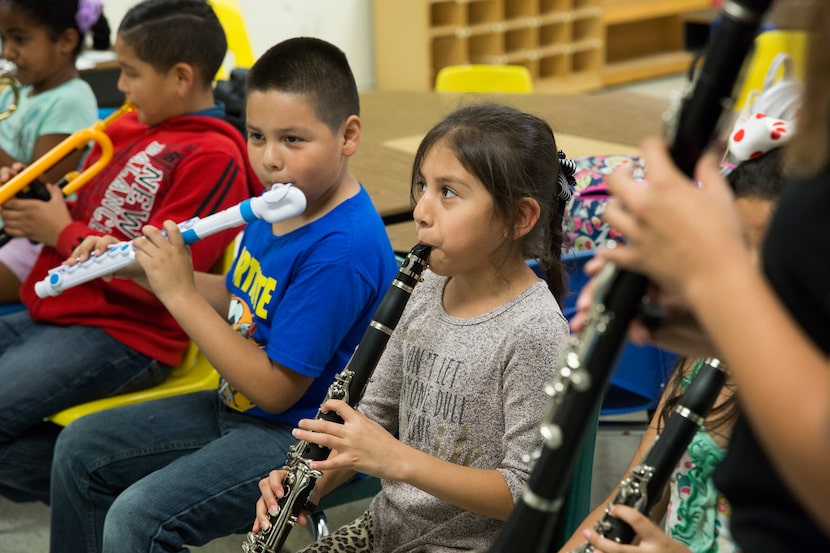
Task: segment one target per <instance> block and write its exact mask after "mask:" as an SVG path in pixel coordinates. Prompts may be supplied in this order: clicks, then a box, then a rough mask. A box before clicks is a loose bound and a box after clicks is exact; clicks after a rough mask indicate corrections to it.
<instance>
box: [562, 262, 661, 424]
mask: <svg viewBox="0 0 830 553" xmlns="http://www.w3.org/2000/svg"><path fill="white" fill-rule="evenodd" d="M593 256H594V250H584V251H580V252H576V253H569V254H566V255H564V256H563V257H562V261H563V264H564V266H565V270H566V271H567V274H568V280H569V281H568V290H569V293H568V295H567V296H566V297H565V301H564V304H565V305H564V307H563V313H564V315H565V316H566V317H567V318H568V319H569V320H570V319H571V317H573V315H574V314H575V313H576V298H577V297H578V296H579V291H580V290H582V287H583V286H584V285H585V283H586V282H587V281H588V277H587V276H586V275H585V273H584V271H583V268H584V266H585V263H587V262H588V260H590V259H591V258H592V257H593ZM676 362H677V356H676V355H675V354H673V353H669V352H666V351H664V350H661V349H659V348H656V347H654V346H637V345H635V344H632V343H630V342H626V343H625V344H624V345H623V348H622V351H621V352H620V356H619V359H618V360H617V364H616V366H615V368H614V372H613V374H612V376H611V382H610V384H609V386H608V389H607V390H606V393H605V396H604V397H603V400H602V406H601V408H600V416H601V417H602V416H607V415H620V414H626V413H636V412H639V411H653V410H654V409H655V408H656V407H657V404H658V403H659V402H660V397H661V396H662V395H663V390H664V388H665V386H666V383H667V382H668V380H669V378H670V377H671V375H672V372H673V371H674V366H675V363H676Z"/></svg>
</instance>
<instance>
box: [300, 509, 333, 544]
mask: <svg viewBox="0 0 830 553" xmlns="http://www.w3.org/2000/svg"><path fill="white" fill-rule="evenodd" d="M306 516H307V517H308V524H307V525H306V526H307V527H308V531H309V532H310V533H311V538H312V540H314V541H317V540H319V539H320V538H323V537H326V536H328V535H329V533H330V532H329V521H328V519H327V518H326V513H324V512H323V511H314V512H313V513H306Z"/></svg>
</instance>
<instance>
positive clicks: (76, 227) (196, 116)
mask: <svg viewBox="0 0 830 553" xmlns="http://www.w3.org/2000/svg"><path fill="white" fill-rule="evenodd" d="M225 49H226V45H225V34H224V31H223V30H222V26H221V25H220V23H219V21H218V19H217V18H216V15H215V14H214V13H213V10H212V9H211V8H210V6H209V5H208V4H207V3H205V2H203V1H201V0H148V1H146V2H142V3H140V4H137V5H136V6H134V7H133V8H132V9H131V10H130V11H129V12H128V13H127V15H126V16H125V17H124V20H123V22H122V23H121V25H120V28H119V30H118V36H117V40H116V52H117V56H118V61H119V64H120V65H121V69H122V71H121V76H120V78H119V88H120V89H121V91H122V92H124V94H125V96H126V97H127V98H128V99H129V100H131V101H132V102H133V103H134V104H135V106H136V109H135V111H133V112H132V113H129V114H127V115H124V116H123V117H121V118H119V119H118V120H117V121H116V122H114V123H113V124H112V126H111V127H110V128H109V129H108V135H109V136H110V138H111V139H112V142H113V146H114V150H115V154H114V157H113V160H112V161H111V162H110V163H109V164H108V165H107V166H106V167H104V168H103V170H102V171H101V172H100V173H99V174H98V175H97V176H96V177H95V178H94V179H93V180H92V181H91V182H90V183H89V184H87V185H86V186H84V187H83V188H81V189H80V190H79V191H78V193H77V200H76V201H74V202H71V203H69V204H67V203H66V202H65V201H64V198H63V196H62V195H61V194H60V193H58V192H57V191H54V190H53V193H52V199H51V200H50V201H48V202H44V201H40V200H30V201H28V202H26V203H27V205H28V207H27V209H25V210H24V211H25V212H26V213H27V217H29V218H30V220H32V221H38V224H39V225H40V226H39V230H38V232H37V233H34V234H31V235H27V237H28V238H32V239H34V240H37V241H39V242H42V243H44V244H45V245H44V247H43V250H42V251H41V253H40V255H39V256H38V258H37V261H36V263H35V266H34V268H33V269H32V272H31V273H30V274H29V276H28V278H27V279H26V281H25V282H24V283H23V286H22V287H21V299H22V301H23V303H24V304H25V305H26V307H27V308H28V309H27V310H26V311H23V312H18V313H13V314H10V315H6V316H4V317H0V381H2V382H3V387H2V388H1V389H0V459H2V462H0V494H2V495H4V496H6V497H8V498H10V499H12V500H17V501H28V500H42V501H45V502H48V499H49V474H50V471H51V457H52V451H53V448H54V442H55V438H56V435H57V433H58V431H59V428H58V427H57V426H56V425H53V424H51V423H48V422H45V421H44V419H45V418H46V417H48V416H49V415H52V414H54V413H56V412H58V411H61V410H63V409H65V408H67V407H70V406H73V405H77V404H79V403H83V402H86V401H90V400H93V399H98V398H101V397H106V396H111V395H115V394H119V393H124V392H128V391H132V390H138V389H142V388H147V387H150V386H153V385H155V384H158V383H159V382H161V381H163V380H164V379H165V378H166V377H167V375H168V374H169V372H170V370H171V366H173V365H177V364H179V363H180V362H181V360H182V357H183V354H184V351H185V349H186V348H187V346H188V344H189V340H188V337H187V335H186V334H185V333H184V331H183V330H182V329H181V327H180V326H179V325H178V323H177V322H176V320H175V319H174V318H173V317H172V316H171V315H170V314H169V313H168V312H167V311H166V310H165V309H164V306H163V305H162V304H161V303H160V302H159V301H158V299H157V298H156V297H155V296H154V295H153V294H151V293H150V292H148V291H147V290H145V289H144V288H142V287H141V286H139V285H138V284H136V283H134V282H130V281H124V280H114V281H112V282H104V281H103V280H101V279H98V280H96V281H93V282H89V283H87V284H84V285H82V286H78V287H77V288H73V289H71V290H67V291H65V292H64V293H62V294H61V295H59V296H57V297H51V298H45V299H41V298H38V297H37V296H36V295H35V293H34V284H35V283H36V282H38V281H39V280H41V279H43V278H44V277H45V276H46V274H47V272H48V270H49V269H51V268H53V267H56V266H58V265H60V264H61V262H62V261H63V260H65V259H66V258H67V257H70V256H72V257H75V255H73V250H74V248H75V247H76V246H77V245H78V244H79V243H80V241H82V240H83V239H84V238H86V237H87V236H100V235H105V234H109V235H112V237H114V239H115V240H130V239H132V238H135V237H136V236H139V235H140V233H141V227H142V226H143V225H144V224H147V223H150V224H153V223H155V224H161V223H162V222H163V221H164V220H167V219H172V220H175V221H178V222H182V221H186V220H188V219H191V218H193V217H198V216H205V215H209V214H211V213H213V212H215V211H219V210H221V209H224V208H227V207H230V206H232V205H235V204H237V203H239V202H240V201H242V200H244V199H246V198H248V197H250V195H251V194H252V193H253V190H252V188H251V183H252V182H253V180H252V179H254V178H255V176H253V175H252V174H249V173H248V171H249V170H250V169H249V165H248V164H247V162H246V159H245V150H244V148H245V145H244V140H243V138H242V136H241V134H240V133H239V132H238V131H236V130H235V129H234V128H233V127H232V126H230V125H229V124H227V123H226V122H224V121H223V120H222V119H221V117H222V110H221V109H219V108H218V107H217V106H216V105H215V104H214V102H213V95H212V91H211V80H212V78H213V75H215V73H216V71H217V70H218V68H219V66H220V64H221V63H222V60H223V58H224V55H225ZM99 155H100V152H99V149H98V148H97V147H96V148H94V149H93V150H92V151H91V152H90V156H89V159H88V160H87V163H92V162H94V161H95V160H96V159H98V157H99ZM235 234H236V231H235V230H230V231H226V232H224V233H220V234H216V235H213V236H210V237H208V238H206V239H204V240H201V241H199V242H197V243H195V244H194V245H193V247H192V251H193V264H194V266H195V267H196V268H197V269H198V270H207V269H208V268H210V267H212V266H213V265H214V263H215V262H216V261H217V260H219V259H220V258H221V257H222V255H223V253H224V250H225V248H226V247H227V246H228V244H229V243H230V242H231V241H232V240H233V237H234V235H235Z"/></svg>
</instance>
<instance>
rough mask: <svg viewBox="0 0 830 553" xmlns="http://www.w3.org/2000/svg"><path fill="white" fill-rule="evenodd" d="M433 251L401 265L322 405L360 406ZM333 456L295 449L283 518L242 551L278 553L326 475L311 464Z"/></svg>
mask: <svg viewBox="0 0 830 553" xmlns="http://www.w3.org/2000/svg"><path fill="white" fill-rule="evenodd" d="M430 249H431V248H430V247H429V246H424V245H421V244H418V245H416V246H415V247H414V248H412V250H410V252H409V253H408V254H407V256H406V257H405V258H404V260H403V262H402V263H401V267H400V270H399V271H398V274H397V275H396V276H395V280H394V281H392V284H391V286H390V287H389V289H388V290H387V292H386V294H385V295H384V296H383V299H382V300H381V302H380V304H379V305H378V307H377V309H376V310H375V313H374V315H373V317H372V321H371V322H370V323H369V327H368V328H367V329H366V331H365V332H364V333H363V336H362V337H361V339H360V342H359V343H358V345H357V348H356V349H355V351H354V353H353V354H352V357H351V358H350V359H349V362H348V363H347V364H346V367H345V368H344V369H343V370H342V371H341V372H340V373H338V375H337V377H336V378H335V381H334V383H332V385H331V386H329V389H328V393H327V394H326V397H325V399H323V404H325V403H326V401H328V400H330V399H340V400H342V401H344V402H346V403H347V404H349V405H350V406H352V407H354V406H355V405H357V403H358V401H360V398H361V397H363V392H364V390H365V389H366V385H367V384H368V383H369V379H370V378H371V376H372V373H373V372H374V370H375V367H377V364H378V362H379V361H380V358H381V356H382V355H383V352H384V350H385V349H386V344H387V342H388V341H389V337H390V336H391V335H392V332H393V331H394V330H395V327H396V326H397V324H398V321H399V320H400V318H401V315H402V314H403V310H404V308H405V307H406V304H407V302H408V301H409V298H410V297H411V296H412V290H413V288H414V287H415V285H416V284H417V283H418V282H420V280H421V273H422V272H423V271H424V269H425V268H426V266H427V261H428V259H429V252H430ZM316 418H317V419H324V420H327V421H331V422H336V423H338V424H342V423H343V420H342V419H341V418H340V417H339V416H338V415H337V414H336V413H333V412H327V413H324V412H323V410H322V406H321V409H320V410H318V411H317V416H316ZM330 452H331V450H330V449H329V448H327V447H322V446H319V445H317V444H312V443H310V442H306V441H300V442H297V443H296V444H294V445H293V446H291V449H290V451H289V452H288V456H287V461H286V464H285V466H284V467H283V469H284V470H285V476H284V477H283V481H282V485H283V491H284V495H283V497H282V498H281V499H280V500H279V501H277V506H278V507H279V512H277V514H276V515H275V516H271V515H270V514H269V515H268V518H269V522H270V523H271V526H270V527H269V528H268V530H261V531H259V532H258V533H256V534H254V533H252V532H249V533H248V535H247V537H246V539H245V542H244V543H243V544H242V551H244V552H245V553H279V551H280V550H281V549H282V546H283V545H284V544H285V540H286V539H287V538H288V534H289V533H290V532H291V529H292V528H293V527H294V524H295V523H296V522H297V518H298V517H299V515H300V513H301V512H302V511H303V510H304V509H306V508H307V506H308V499H309V497H311V493H312V491H313V490H314V486H315V484H316V482H317V480H318V479H319V478H320V477H322V473H320V472H319V471H315V470H312V469H311V467H310V463H311V462H312V461H323V460H325V459H326V458H327V457H328V456H329V453H330Z"/></svg>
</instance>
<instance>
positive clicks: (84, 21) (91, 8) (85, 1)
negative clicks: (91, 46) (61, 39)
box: [75, 0, 104, 35]
mask: <svg viewBox="0 0 830 553" xmlns="http://www.w3.org/2000/svg"><path fill="white" fill-rule="evenodd" d="M103 10H104V3H103V2H102V1H101V0H78V11H77V12H76V13H75V23H77V25H78V29H79V30H80V31H81V32H82V33H84V34H85V35H88V34H89V32H90V31H91V30H92V26H93V25H95V23H97V22H98V20H99V19H101V12H102V11H103Z"/></svg>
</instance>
